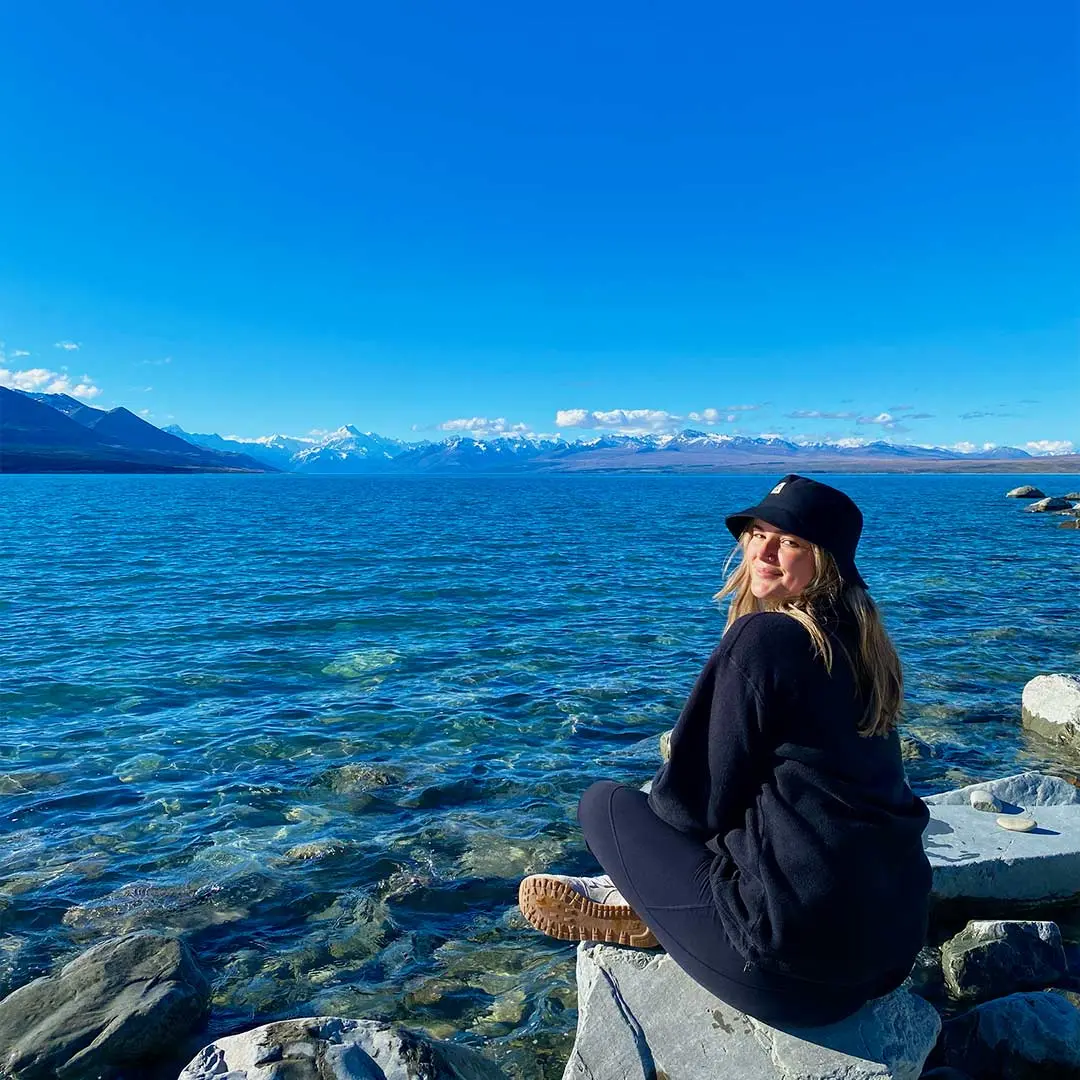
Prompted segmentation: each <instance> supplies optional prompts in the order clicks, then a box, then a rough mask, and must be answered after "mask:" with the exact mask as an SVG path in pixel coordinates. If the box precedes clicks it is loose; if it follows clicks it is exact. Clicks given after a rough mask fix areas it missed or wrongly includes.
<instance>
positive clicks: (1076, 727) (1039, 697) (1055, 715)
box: [1020, 674, 1080, 747]
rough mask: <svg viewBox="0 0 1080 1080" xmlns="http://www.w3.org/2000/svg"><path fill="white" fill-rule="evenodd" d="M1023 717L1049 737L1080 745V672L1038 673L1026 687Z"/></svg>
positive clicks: (1036, 730)
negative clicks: (1066, 673)
mask: <svg viewBox="0 0 1080 1080" xmlns="http://www.w3.org/2000/svg"><path fill="white" fill-rule="evenodd" d="M1020 718H1021V722H1022V723H1023V725H1024V727H1026V728H1028V729H1029V730H1030V731H1034V732H1036V733H1037V734H1039V735H1042V736H1043V737H1044V738H1046V739H1052V740H1053V741H1054V742H1056V743H1068V744H1070V745H1072V746H1077V747H1080V676H1076V675H1060V674H1059V675H1036V676H1035V678H1034V679H1031V680H1030V681H1029V682H1028V683H1027V685H1026V686H1025V687H1024V693H1023V697H1022V698H1021V713H1020Z"/></svg>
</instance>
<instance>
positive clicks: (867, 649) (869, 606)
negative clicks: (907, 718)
mask: <svg viewBox="0 0 1080 1080" xmlns="http://www.w3.org/2000/svg"><path fill="white" fill-rule="evenodd" d="M751 524H752V523H751ZM749 538H750V526H749V525H748V526H747V528H745V529H744V530H743V532H742V535H741V536H740V537H739V544H738V547H736V548H735V549H734V550H733V551H732V553H731V555H730V556H729V557H728V559H727V562H725V564H724V572H725V573H727V570H728V567H729V566H730V565H731V562H732V560H733V559H734V558H735V557H736V556H737V555H740V554H741V555H743V558H742V560H741V561H740V563H739V565H738V566H737V567H736V568H735V570H734V571H732V573H730V574H729V575H728V577H727V579H726V580H725V581H724V584H723V587H722V588H721V589H720V591H719V592H718V593H717V594H716V595H715V596H714V597H713V599H714V600H717V601H720V600H723V599H724V598H725V597H728V596H730V597H731V600H730V602H729V604H728V615H727V622H726V624H725V626H724V632H725V633H726V632H727V631H728V629H729V628H730V627H731V624H732V623H733V622H734V621H735V620H736V619H738V618H739V617H740V616H742V615H750V614H752V613H753V612H756V611H778V612H781V613H782V614H784V615H788V616H790V617H791V618H792V619H794V620H795V621H796V622H797V623H799V624H800V625H801V626H802V627H804V628H805V630H806V632H807V633H808V634H809V635H810V638H811V640H812V641H813V643H814V648H815V650H816V651H817V654H818V655H819V656H820V657H821V659H822V662H823V663H824V664H825V670H826V671H828V673H829V674H830V675H831V674H832V667H833V650H832V643H831V642H830V641H829V639H828V637H827V636H826V634H825V631H824V630H823V629H822V627H821V619H822V617H823V616H824V615H825V613H826V612H827V611H829V610H830V609H832V608H838V607H841V606H843V607H846V608H847V609H848V611H850V613H851V615H852V616H853V617H854V619H855V622H856V625H857V626H858V628H859V649H858V654H857V655H856V656H854V657H852V656H851V655H850V654H849V653H848V651H847V649H845V648H844V647H843V645H840V649H841V651H842V652H843V653H844V656H845V658H846V660H847V662H848V664H849V665H850V666H851V670H852V672H853V674H854V675H855V683H856V687H857V690H856V693H857V694H858V695H859V697H861V698H863V699H864V700H865V701H866V708H865V709H864V711H863V715H862V719H861V720H860V722H859V725H858V731H859V734H860V735H866V736H870V735H888V734H889V732H890V731H892V730H893V728H895V727H896V724H897V722H898V720H899V717H900V707H901V705H902V703H903V700H904V674H903V669H902V668H901V666H900V657H899V656H897V655H896V649H895V648H894V647H893V643H892V641H890V639H889V635H888V632H887V631H886V629H885V626H884V624H883V623H882V621H881V616H880V615H879V614H878V609H877V605H876V604H875V603H874V601H873V600H871V599H870V594H869V593H868V592H867V591H866V590H865V589H864V588H863V587H862V586H860V585H853V584H851V583H845V582H844V581H843V580H842V579H841V577H840V572H839V570H838V569H837V567H836V560H835V559H833V557H832V556H831V555H830V554H829V553H828V552H827V551H826V550H825V549H824V548H821V547H818V545H817V544H810V548H811V550H812V551H813V553H814V576H813V577H812V578H811V579H810V584H809V585H807V586H806V588H805V589H803V591H802V592H801V593H799V594H798V595H797V596H789V597H785V598H784V599H782V600H771V601H768V602H766V601H763V600H759V599H758V598H757V597H756V596H754V594H753V593H752V592H751V591H750V581H751V578H750V564H749V563H748V562H747V561H746V558H745V555H746V545H747V543H748V541H749ZM838 644H839V643H838Z"/></svg>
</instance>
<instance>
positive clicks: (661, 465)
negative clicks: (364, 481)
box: [166, 424, 1072, 475]
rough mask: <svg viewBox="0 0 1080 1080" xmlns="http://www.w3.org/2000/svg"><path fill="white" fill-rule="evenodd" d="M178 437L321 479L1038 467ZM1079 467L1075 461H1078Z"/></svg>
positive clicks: (933, 450)
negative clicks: (329, 476) (328, 476)
mask: <svg viewBox="0 0 1080 1080" xmlns="http://www.w3.org/2000/svg"><path fill="white" fill-rule="evenodd" d="M166 430H167V431H168V432H170V433H171V434H174V435H179V436H180V437H181V438H184V439H187V440H188V441H190V442H194V443H195V444H196V445H198V446H204V447H207V448H209V449H214V450H232V451H236V450H241V451H243V452H245V453H247V454H249V455H250V456H252V457H254V458H257V459H259V460H262V461H266V462H268V463H269V464H273V465H275V466H277V467H278V468H280V469H283V470H286V471H289V472H301V473H314V474H336V475H350V474H361V475H365V474H375V473H389V474H408V473H412V474H429V475H461V474H469V473H496V472H498V473H503V472H586V471H596V472H622V471H629V470H646V471H654V472H668V471H671V472H715V471H721V470H724V469H735V470H745V469H751V470H753V469H759V470H762V471H776V470H797V469H798V468H800V467H805V468H812V469H817V470H822V469H829V468H830V467H831V468H836V469H848V468H850V469H855V470H864V471H865V470H879V471H880V470H884V471H897V470H900V471H921V470H923V469H926V468H930V469H946V470H948V469H951V468H958V469H964V468H976V467H977V468H987V467H988V466H987V465H978V464H977V463H979V462H986V463H990V462H998V461H1000V462H1006V461H1015V462H1023V461H1032V460H1034V459H1033V457H1032V455H1030V454H1028V453H1027V452H1026V451H1024V450H1019V449H1017V448H1016V447H994V448H992V449H982V450H971V451H962V450H957V449H953V448H946V447H940V446H916V445H913V444H910V443H891V442H886V441H884V440H877V441H871V442H864V441H863V440H861V439H840V440H837V441H835V442H809V441H801V442H793V441H791V440H788V439H784V438H782V437H781V436H779V435H761V436H749V435H728V434H721V433H719V432H712V431H700V430H696V429H693V428H687V429H686V430H685V431H680V432H675V433H670V432H665V433H662V434H660V433H658V434H633V435H622V434H614V433H612V434H608V433H604V434H600V435H596V436H594V437H592V438H589V439H575V440H573V441H568V440H566V439H563V438H559V437H543V438H542V437H538V436H532V435H520V434H507V435H499V436H494V437H490V438H475V437H473V436H469V435H455V436H452V437H450V438H447V439H444V440H442V441H440V442H433V441H430V440H425V441H422V442H415V443H410V442H404V441H402V440H400V439H391V438H386V437H384V436H382V435H378V434H377V433H375V432H373V431H361V430H360V429H359V428H357V427H354V426H353V425H351V424H345V425H343V426H342V427H340V428H338V429H337V430H336V431H332V432H329V433H327V434H324V435H322V436H321V437H319V438H318V439H315V438H312V437H308V438H295V437H292V436H286V435H269V436H264V437H262V438H260V439H254V440H239V439H231V438H230V439H223V438H222V437H221V436H218V435H190V434H188V433H186V432H184V431H183V430H182V429H181V428H178V427H175V426H173V427H170V428H167V429H166ZM1070 460H1072V459H1071V458H1070Z"/></svg>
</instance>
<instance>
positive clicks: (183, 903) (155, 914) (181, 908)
mask: <svg viewBox="0 0 1080 1080" xmlns="http://www.w3.org/2000/svg"><path fill="white" fill-rule="evenodd" d="M280 891H281V883H280V881H277V880H275V879H273V878H271V877H269V875H266V874H244V875H240V876H238V877H236V878H233V879H231V880H227V881H225V882H223V883H221V884H218V883H213V882H205V881H203V882H194V881H193V882H188V883H186V884H182V885H158V884H155V883H154V882H133V883H131V884H129V885H124V886H122V887H121V888H119V889H116V890H115V891H114V892H111V893H109V894H108V895H106V896H103V897H100V898H99V899H97V900H93V901H91V902H89V903H86V904H78V905H76V906H74V907H70V908H68V910H67V911H65V912H64V916H63V919H62V920H61V921H62V922H63V924H64V925H65V926H67V927H70V928H71V930H72V931H73V933H74V934H75V935H76V936H83V937H86V936H89V935H97V934H102V933H112V934H118V933H126V932H129V931H134V930H138V929H142V928H144V927H147V926H151V927H153V928H155V929H157V930H171V931H174V932H176V933H180V932H184V931H193V930H202V929H205V928H206V927H208V926H218V925H220V924H221V923H229V922H236V921H238V920H240V919H243V918H246V917H247V916H248V915H249V914H250V911H251V909H252V907H253V906H254V905H255V904H257V903H259V902H265V901H266V900H267V899H268V898H270V897H271V896H274V895H276V894H277V893H279V892H280Z"/></svg>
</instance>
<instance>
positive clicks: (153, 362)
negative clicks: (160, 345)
mask: <svg viewBox="0 0 1080 1080" xmlns="http://www.w3.org/2000/svg"><path fill="white" fill-rule="evenodd" d="M142 363H143V366H146V365H148V364H149V365H150V366H152V367H158V366H160V365H161V364H171V363H172V357H171V356H166V357H165V359H164V360H143V361H142Z"/></svg>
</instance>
